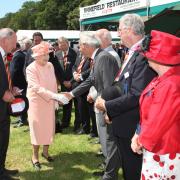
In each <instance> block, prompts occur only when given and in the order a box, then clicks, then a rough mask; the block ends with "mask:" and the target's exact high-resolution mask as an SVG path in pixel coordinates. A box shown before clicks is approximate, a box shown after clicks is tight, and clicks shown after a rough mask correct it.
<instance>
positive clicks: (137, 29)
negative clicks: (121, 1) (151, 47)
mask: <svg viewBox="0 0 180 180" xmlns="http://www.w3.org/2000/svg"><path fill="white" fill-rule="evenodd" d="M119 22H120V23H123V25H124V26H125V27H131V28H132V29H133V31H134V33H135V34H136V35H144V34H145V32H144V22H143V20H142V18H141V17H140V16H139V15H138V14H125V15H124V16H122V18H121V19H120V20H119Z"/></svg>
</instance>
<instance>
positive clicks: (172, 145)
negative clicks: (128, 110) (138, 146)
mask: <svg viewBox="0 0 180 180" xmlns="http://www.w3.org/2000/svg"><path fill="white" fill-rule="evenodd" d="M140 113H141V132H140V136H139V140H140V143H142V145H143V146H144V147H145V149H147V150H148V151H150V152H153V153H157V154H168V153H180V141H179V140H180V137H179V136H180V67H178V66H177V67H172V68H171V69H170V70H168V71H167V72H166V73H165V74H163V75H162V76H160V77H158V78H155V79H154V80H153V81H152V82H151V83H150V84H149V85H148V86H147V87H146V89H145V90H144V91H143V93H142V95H141V98H140Z"/></svg>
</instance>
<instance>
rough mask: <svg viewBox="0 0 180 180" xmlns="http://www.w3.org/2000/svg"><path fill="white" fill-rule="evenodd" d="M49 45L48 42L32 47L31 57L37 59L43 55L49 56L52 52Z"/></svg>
mask: <svg viewBox="0 0 180 180" xmlns="http://www.w3.org/2000/svg"><path fill="white" fill-rule="evenodd" d="M50 47H51V45H50V44H49V43H48V42H45V41H42V42H41V43H40V44H38V45H36V46H34V47H32V48H31V49H32V51H33V54H32V57H38V56H42V55H45V54H49V53H50V52H52V51H53V50H50Z"/></svg>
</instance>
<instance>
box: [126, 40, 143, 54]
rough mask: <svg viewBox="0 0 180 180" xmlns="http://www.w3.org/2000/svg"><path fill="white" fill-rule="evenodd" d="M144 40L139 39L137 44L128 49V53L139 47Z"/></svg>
mask: <svg viewBox="0 0 180 180" xmlns="http://www.w3.org/2000/svg"><path fill="white" fill-rule="evenodd" d="M143 40H144V38H142V39H140V40H139V41H138V42H136V43H135V44H133V46H131V47H130V48H129V51H133V52H134V51H136V50H137V47H138V46H140V44H141V43H142V41H143Z"/></svg>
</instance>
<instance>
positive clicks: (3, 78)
mask: <svg viewBox="0 0 180 180" xmlns="http://www.w3.org/2000/svg"><path fill="white" fill-rule="evenodd" d="M8 89H9V87H8V80H7V74H6V70H5V66H4V62H3V58H2V56H1V53H0V121H3V120H5V119H6V117H7V103H6V102H4V101H3V100H2V98H3V96H4V93H5V91H6V90H8Z"/></svg>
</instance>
